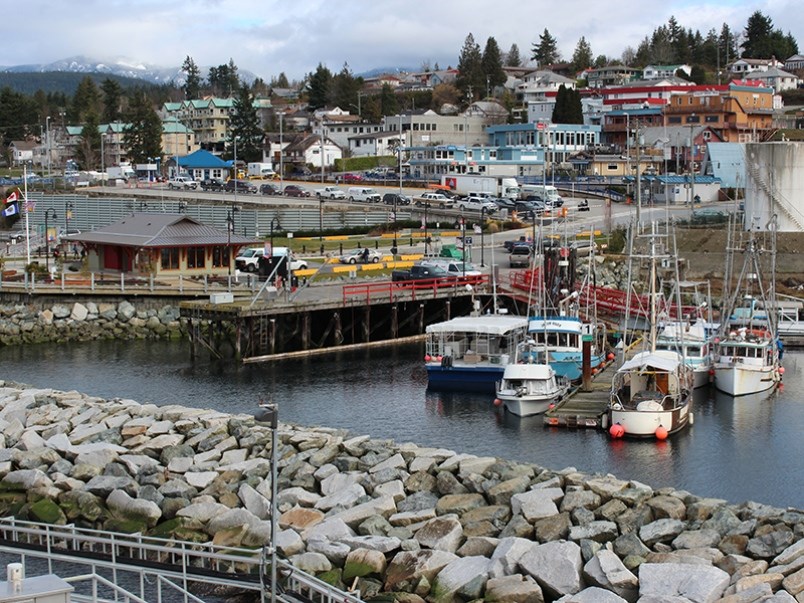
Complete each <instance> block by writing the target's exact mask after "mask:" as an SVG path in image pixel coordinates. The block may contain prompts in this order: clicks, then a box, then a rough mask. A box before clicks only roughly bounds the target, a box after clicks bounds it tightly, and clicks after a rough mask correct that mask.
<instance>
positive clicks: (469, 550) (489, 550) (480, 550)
mask: <svg viewBox="0 0 804 603" xmlns="http://www.w3.org/2000/svg"><path fill="white" fill-rule="evenodd" d="M499 542H500V541H499V540H498V539H497V538H489V537H486V536H473V537H471V538H467V539H466V542H464V543H463V544H462V545H461V547H460V548H459V549H458V550H457V551H456V553H457V555H458V557H477V556H480V557H488V558H491V555H492V554H493V553H494V550H495V549H496V548H497V545H498V544H499Z"/></svg>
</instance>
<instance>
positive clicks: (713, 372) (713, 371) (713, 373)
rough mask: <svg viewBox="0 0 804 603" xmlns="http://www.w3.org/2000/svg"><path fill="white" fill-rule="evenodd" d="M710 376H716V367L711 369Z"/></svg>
mask: <svg viewBox="0 0 804 603" xmlns="http://www.w3.org/2000/svg"><path fill="white" fill-rule="evenodd" d="M709 376H710V377H714V376H715V369H709Z"/></svg>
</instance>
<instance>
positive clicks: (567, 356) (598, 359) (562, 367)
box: [550, 352, 603, 381]
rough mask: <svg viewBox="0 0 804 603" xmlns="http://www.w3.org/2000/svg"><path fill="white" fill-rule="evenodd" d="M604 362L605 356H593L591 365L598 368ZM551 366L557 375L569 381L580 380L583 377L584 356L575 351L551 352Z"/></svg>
mask: <svg viewBox="0 0 804 603" xmlns="http://www.w3.org/2000/svg"><path fill="white" fill-rule="evenodd" d="M602 362H603V356H602V355H597V356H592V357H591V359H590V362H589V366H590V367H591V368H593V369H595V368H598V367H599V366H600V365H601V364H602ZM550 366H552V367H553V370H554V371H555V372H556V375H558V376H559V377H563V378H564V379H567V380H569V381H578V380H580V379H581V378H582V377H583V356H582V355H581V354H578V353H574V352H550Z"/></svg>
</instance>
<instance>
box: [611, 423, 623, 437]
mask: <svg viewBox="0 0 804 603" xmlns="http://www.w3.org/2000/svg"><path fill="white" fill-rule="evenodd" d="M609 435H610V436H611V437H613V438H614V439H617V438H621V437H623V436H624V435H625V427H623V426H622V425H620V424H619V423H615V424H614V425H612V426H611V427H609Z"/></svg>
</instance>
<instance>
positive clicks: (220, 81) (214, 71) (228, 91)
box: [207, 59, 240, 98]
mask: <svg viewBox="0 0 804 603" xmlns="http://www.w3.org/2000/svg"><path fill="white" fill-rule="evenodd" d="M207 81H208V82H209V87H210V88H211V90H212V94H214V95H216V96H226V97H230V98H231V97H234V96H235V95H236V94H237V91H238V88H240V78H239V76H238V75H237V65H235V64H234V60H233V59H229V63H227V64H225V65H218V66H217V67H210V68H209V76H207Z"/></svg>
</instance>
